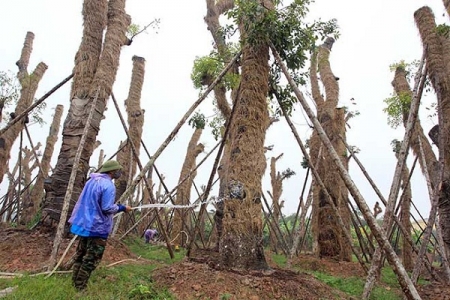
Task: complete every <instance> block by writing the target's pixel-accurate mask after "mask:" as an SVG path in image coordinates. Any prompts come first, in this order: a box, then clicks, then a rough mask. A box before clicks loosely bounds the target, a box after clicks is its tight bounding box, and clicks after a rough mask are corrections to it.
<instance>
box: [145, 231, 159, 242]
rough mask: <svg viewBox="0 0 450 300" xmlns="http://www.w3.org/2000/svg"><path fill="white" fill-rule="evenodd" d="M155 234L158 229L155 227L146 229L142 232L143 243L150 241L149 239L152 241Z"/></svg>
mask: <svg viewBox="0 0 450 300" xmlns="http://www.w3.org/2000/svg"><path fill="white" fill-rule="evenodd" d="M157 234H158V231H157V230H156V229H147V230H146V231H145V233H144V237H145V243H146V244H148V243H150V241H152V240H153V239H154V238H155V237H156V235H157Z"/></svg>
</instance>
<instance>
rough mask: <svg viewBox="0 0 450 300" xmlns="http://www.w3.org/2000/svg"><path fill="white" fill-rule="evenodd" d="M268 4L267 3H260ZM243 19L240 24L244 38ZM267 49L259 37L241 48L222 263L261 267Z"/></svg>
mask: <svg viewBox="0 0 450 300" xmlns="http://www.w3.org/2000/svg"><path fill="white" fill-rule="evenodd" d="M265 2H267V3H265V7H271V6H272V3H271V1H265ZM245 22H248V20H245V19H244V20H242V23H241V24H239V25H240V26H239V29H240V34H241V37H242V38H243V39H245V37H246V35H247V32H246V31H245V26H244V25H245ZM268 60H269V47H268V45H267V43H265V42H264V41H258V43H255V44H252V45H250V44H249V43H248V42H247V43H244V45H243V47H242V68H241V69H242V73H241V74H242V75H241V86H240V93H239V96H238V98H237V99H236V101H235V104H234V105H235V106H236V107H235V112H234V113H235V116H234V117H233V122H232V124H230V126H231V127H230V142H231V144H230V150H231V154H230V159H229V164H228V168H229V169H228V192H227V197H226V198H225V202H224V216H223V236H222V239H221V241H220V244H219V252H220V258H221V262H222V264H223V265H224V266H225V267H228V268H232V267H236V268H244V269H265V268H267V262H266V259H265V255H264V249H263V244H262V241H263V240H262V232H263V224H262V214H261V211H262V206H261V198H262V195H261V179H262V176H263V175H264V173H265V170H266V160H265V155H264V140H265V137H266V130H267V128H268V126H269V122H270V120H269V113H268V108H267V95H268V89H269V86H268V82H269V64H268Z"/></svg>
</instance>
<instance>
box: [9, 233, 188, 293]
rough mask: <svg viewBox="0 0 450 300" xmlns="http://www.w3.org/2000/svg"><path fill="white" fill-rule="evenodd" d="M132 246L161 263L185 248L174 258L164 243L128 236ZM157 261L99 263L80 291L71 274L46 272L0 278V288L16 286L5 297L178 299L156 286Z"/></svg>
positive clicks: (145, 256)
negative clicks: (154, 282) (149, 262)
mask: <svg viewBox="0 0 450 300" xmlns="http://www.w3.org/2000/svg"><path fill="white" fill-rule="evenodd" d="M126 243H127V244H128V245H129V247H130V249H131V250H132V251H133V252H134V253H136V254H137V255H138V256H141V257H143V258H146V259H152V260H155V261H158V262H161V264H170V263H173V262H174V261H179V260H181V259H182V258H183V257H184V251H180V252H176V253H175V259H174V260H173V261H172V260H171V259H170V256H169V254H168V252H167V249H166V248H165V247H161V246H152V245H148V244H144V243H143V242H142V241H140V240H138V239H136V240H128V241H127V242H126ZM156 267H158V263H155V264H146V263H143V264H139V263H138V264H128V265H127V264H119V265H116V266H113V267H109V268H106V267H105V266H100V267H98V268H97V269H96V270H95V271H94V272H93V273H92V275H91V278H90V279H89V283H88V288H87V289H86V291H84V292H82V293H79V292H77V291H76V290H75V289H74V288H73V287H72V281H71V275H70V274H67V275H66V274H62V275H61V274H56V275H53V276H51V277H50V278H45V276H34V277H30V276H24V277H21V278H14V279H0V289H5V288H7V287H12V286H17V289H16V290H15V291H14V293H12V294H10V295H8V296H7V297H4V298H2V300H3V299H5V300H11V299H21V300H22V299H33V300H50V299H51V300H53V299H55V300H58V299H61V300H62V299H64V300H65V299H100V300H102V299H155V300H162V299H168V300H169V299H175V298H174V297H173V296H172V295H171V294H170V293H169V292H168V291H167V290H165V289H162V290H161V289H156V288H155V287H154V285H153V282H152V278H151V275H152V271H153V270H154V269H155V268H156Z"/></svg>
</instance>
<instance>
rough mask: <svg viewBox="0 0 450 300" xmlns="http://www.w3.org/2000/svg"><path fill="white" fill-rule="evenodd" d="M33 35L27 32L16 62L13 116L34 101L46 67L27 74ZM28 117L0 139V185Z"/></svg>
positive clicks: (43, 64)
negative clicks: (16, 94) (16, 95)
mask: <svg viewBox="0 0 450 300" xmlns="http://www.w3.org/2000/svg"><path fill="white" fill-rule="evenodd" d="M33 40H34V33H32V32H27V35H26V37H25V42H24V44H23V48H22V53H21V55H20V59H19V60H18V61H17V62H16V65H17V67H18V68H19V72H18V73H17V78H18V79H19V82H20V85H21V91H20V98H19V100H18V102H17V106H16V108H15V110H14V115H15V116H18V115H20V114H21V113H22V112H23V111H24V110H25V109H27V108H28V107H29V106H30V105H31V104H32V103H33V100H34V97H35V94H36V90H37V88H38V85H39V82H40V81H41V79H42V76H43V75H44V73H45V71H46V70H47V65H46V64H45V63H43V62H40V63H39V64H38V65H37V66H36V68H35V69H34V71H33V72H32V73H31V74H28V71H27V69H28V64H29V61H30V56H31V52H32V50H33ZM27 120H28V117H25V118H23V120H21V121H19V122H17V123H15V124H14V125H13V126H11V127H10V128H9V129H8V130H7V131H6V132H4V133H3V134H2V135H1V137H0V183H1V182H2V181H3V177H4V175H5V173H6V171H7V170H8V163H9V158H10V157H11V155H10V152H11V148H12V146H13V144H14V142H15V141H16V139H17V137H18V136H19V134H20V132H21V131H22V130H23V129H24V124H25V122H27Z"/></svg>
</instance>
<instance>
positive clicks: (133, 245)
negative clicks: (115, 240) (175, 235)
mask: <svg viewBox="0 0 450 300" xmlns="http://www.w3.org/2000/svg"><path fill="white" fill-rule="evenodd" d="M125 244H127V246H128V247H129V248H130V250H131V251H132V252H133V253H134V254H136V255H138V256H140V257H143V258H146V259H151V260H154V261H158V262H161V263H164V264H172V263H174V262H177V261H180V260H182V259H183V258H184V257H185V256H186V251H185V250H184V249H183V248H181V249H180V251H179V252H174V256H175V257H174V259H173V260H172V259H170V255H169V251H167V248H166V247H165V246H158V245H152V244H145V243H144V241H143V240H141V239H127V240H125Z"/></svg>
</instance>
